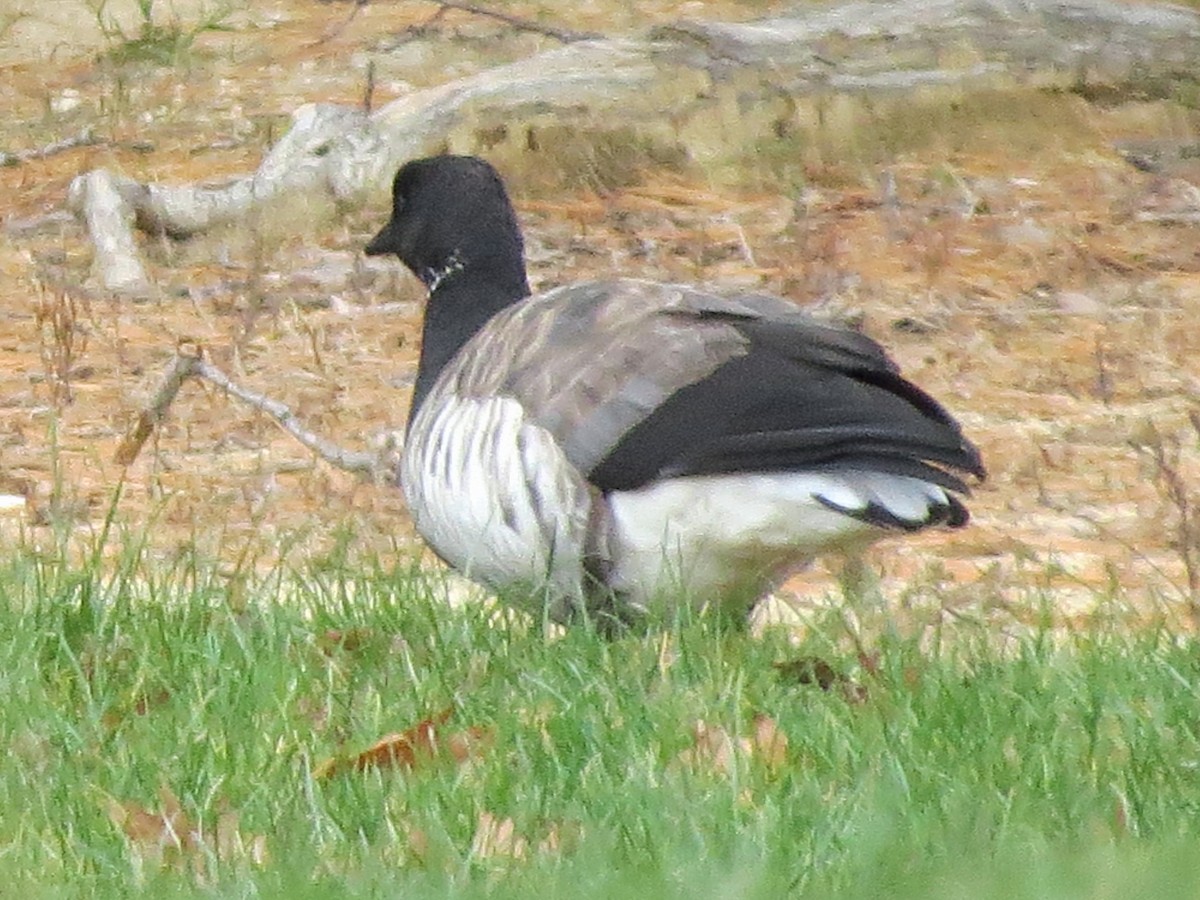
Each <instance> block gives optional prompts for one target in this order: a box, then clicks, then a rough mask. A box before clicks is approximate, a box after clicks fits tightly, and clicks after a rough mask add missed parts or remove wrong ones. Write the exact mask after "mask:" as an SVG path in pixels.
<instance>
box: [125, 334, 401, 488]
mask: <svg viewBox="0 0 1200 900" xmlns="http://www.w3.org/2000/svg"><path fill="white" fill-rule="evenodd" d="M188 378H202V379H204V380H205V381H207V382H209V383H211V384H215V385H216V386H217V387H219V388H220V389H221V390H223V391H225V392H226V393H227V394H232V395H233V396H234V397H236V398H238V399H239V400H241V401H243V402H244V403H248V404H249V405H250V406H253V407H254V408H255V409H257V410H259V411H260V412H264V413H266V414H267V415H268V416H270V417H271V418H272V419H274V420H275V421H276V422H277V423H278V424H279V426H280V427H281V428H282V429H283V430H284V431H286V432H287V433H288V434H290V435H291V436H292V437H294V438H295V439H296V440H298V441H299V442H300V443H301V444H303V445H304V446H305V447H307V448H308V449H309V450H311V451H313V452H314V453H316V454H317V455H318V456H319V457H321V459H323V460H325V462H327V463H329V464H330V465H332V466H335V467H336V468H339V469H342V470H343V471H346V472H354V473H356V474H359V475H367V476H370V477H371V478H374V479H378V480H381V481H383V482H385V483H394V482H395V480H396V476H395V475H394V474H393V473H392V471H391V467H390V466H388V465H387V464H386V461H385V460H384V459H383V457H382V455H377V454H374V453H365V452H361V451H354V450H347V449H345V448H344V447H339V446H337V445H336V444H334V443H332V442H330V441H327V440H325V438H323V437H321V436H320V435H317V434H314V433H313V432H311V431H309V430H308V429H307V428H305V427H304V425H303V424H302V423H301V422H300V419H299V418H298V417H297V416H296V414H295V413H294V412H292V410H291V409H290V408H289V407H288V406H286V405H285V404H283V403H280V402H279V401H278V400H272V399H271V398H270V397H268V396H266V395H265V394H260V393H258V392H257V391H252V390H250V389H249V388H246V387H242V386H241V385H240V384H238V383H237V382H235V381H233V380H232V379H231V378H230V377H229V376H228V375H226V374H225V373H224V372H222V371H221V370H220V369H218V368H217V367H216V366H213V365H212V364H211V363H209V362H208V361H207V360H206V359H204V353H203V350H202V349H201V348H200V347H199V346H198V345H196V344H194V343H191V342H183V343H181V344H180V345H179V348H178V350H177V351H176V353H175V357H174V358H173V359H172V360H171V363H170V365H169V366H168V367H167V369H166V371H165V372H164V373H163V377H162V380H161V382H160V383H159V387H158V390H157V391H155V392H154V396H153V397H152V398H151V400H150V404H149V405H148V406H147V407H146V408H145V409H143V410H142V412H141V413H140V414H139V415H138V419H137V422H136V423H135V424H134V427H133V430H132V431H131V432H130V433H129V434H128V435H127V436H126V438H125V440H123V441H122V442H121V446H120V447H118V448H117V452H116V457H115V458H116V461H117V462H118V463H119V464H121V465H125V466H127V465H129V464H130V463H132V462H133V460H134V459H136V458H137V455H138V452H139V451H140V450H141V448H142V445H143V444H145V442H146V439H147V438H148V437H149V436H150V435H151V434H152V433H153V431H154V428H155V426H156V425H157V424H158V423H159V422H161V421H162V420H163V418H164V417H165V416H166V412H167V409H168V407H170V405H171V401H173V400H174V399H175V395H176V394H178V393H179V389H180V387H182V386H183V382H184V381H186V380H187V379H188Z"/></svg>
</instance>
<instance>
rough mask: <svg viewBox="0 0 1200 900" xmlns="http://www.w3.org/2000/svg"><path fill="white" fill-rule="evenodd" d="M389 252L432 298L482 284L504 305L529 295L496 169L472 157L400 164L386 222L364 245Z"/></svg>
mask: <svg viewBox="0 0 1200 900" xmlns="http://www.w3.org/2000/svg"><path fill="white" fill-rule="evenodd" d="M366 253H367V255H368V256H381V255H384V254H387V253H394V254H396V255H397V256H398V257H400V260H401V261H402V262H403V263H404V264H405V265H406V266H408V268H409V269H411V270H412V272H413V274H414V275H416V276H417V277H418V278H420V279H421V281H423V282H424V283H425V285H426V287H428V288H429V290H430V292H431V293H435V292H437V291H438V289H439V288H442V287H449V286H450V284H452V283H454V282H458V283H459V284H461V283H462V282H464V281H484V282H486V283H487V284H488V285H489V286H490V290H491V291H493V292H500V293H503V294H509V295H511V296H508V297H506V298H505V299H506V300H507V302H509V303H511V302H513V301H514V300H517V299H519V298H521V297H524V296H527V295H528V293H529V285H528V282H527V281H526V279H525V257H524V242H523V241H522V239H521V230H520V227H519V225H518V224H517V217H516V213H515V212H514V211H513V207H512V203H511V202H510V201H509V199H508V192H507V191H506V190H505V189H504V183H503V182H502V181H501V180H500V176H499V175H498V174H497V172H496V170H495V169H493V168H492V167H491V165H489V164H488V163H486V162H484V161H483V160H482V159H478V158H476V157H473V156H431V157H428V158H426V159H415V160H413V161H411V162H408V163H405V164H404V165H403V166H402V167H401V168H400V171H399V172H397V173H396V178H395V181H394V182H393V184H392V218H391V220H390V221H389V222H388V223H387V224H386V225H384V226H383V228H382V230H380V232H379V234H377V235H375V237H374V238H372V239H371V242H370V243H369V244H367V246H366Z"/></svg>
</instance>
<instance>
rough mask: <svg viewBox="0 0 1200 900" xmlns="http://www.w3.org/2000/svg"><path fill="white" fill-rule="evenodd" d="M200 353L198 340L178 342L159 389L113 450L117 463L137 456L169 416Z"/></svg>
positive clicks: (125, 462)
mask: <svg viewBox="0 0 1200 900" xmlns="http://www.w3.org/2000/svg"><path fill="white" fill-rule="evenodd" d="M200 354H201V351H200V347H199V345H198V344H194V343H192V342H190V341H181V342H180V343H179V346H178V347H177V348H176V349H175V356H174V357H173V358H172V359H171V363H170V365H168V366H167V370H166V371H165V372H163V377H162V380H161V381H160V382H159V385H158V390H156V391H155V392H154V396H153V397H151V398H150V404H149V405H148V406H147V407H146V408H145V409H143V410H142V411H141V412H140V413H138V417H137V421H136V422H135V423H134V425H133V430H132V431H130V432H129V434H127V435H125V440H123V441H121V445H120V446H119V447H117V452H116V453H115V454H113V460H114V461H115V462H116V463H117V464H118V465H121V466H128V465H130V464H131V463H132V462H133V461H134V460H135V459H137V457H138V454H139V453H141V452H142V446H143V445H144V444H145V443H146V439H147V438H148V437H150V435H151V434H153V433H154V428H155V426H156V425H158V423H159V422H161V421H162V420H163V419H164V418H165V417H166V414H167V408H168V407H169V406H170V405H171V401H172V400H174V399H175V395H176V394H178V393H179V389H180V388H181V387H183V383H184V382H185V381H187V379H188V378H189V377H190V376H191V375H192V373H193V372H194V371H195V366H196V363H197V362H199V361H200Z"/></svg>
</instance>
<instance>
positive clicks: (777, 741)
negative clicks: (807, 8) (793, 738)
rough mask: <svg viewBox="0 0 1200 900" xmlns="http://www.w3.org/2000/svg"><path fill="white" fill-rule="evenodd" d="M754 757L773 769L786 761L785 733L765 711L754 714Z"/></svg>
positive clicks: (786, 743) (786, 740) (786, 742)
mask: <svg viewBox="0 0 1200 900" xmlns="http://www.w3.org/2000/svg"><path fill="white" fill-rule="evenodd" d="M752 750H753V754H754V757H755V758H756V759H757V760H758V761H759V762H761V763H762V764H763V766H764V767H766V768H767V769H769V770H771V771H775V770H776V769H779V768H780V767H782V766H783V764H784V763H785V762H787V751H788V739H787V735H786V734H784V733H783V732H782V731H780V730H779V725H778V724H777V723H776V722H775V720H774V719H772V718H771V717H770V716H768V715H766V714H765V713H757V714H756V715H755V716H754V743H753V747H752Z"/></svg>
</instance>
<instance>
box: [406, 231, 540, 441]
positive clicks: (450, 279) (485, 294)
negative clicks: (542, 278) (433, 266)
mask: <svg viewBox="0 0 1200 900" xmlns="http://www.w3.org/2000/svg"><path fill="white" fill-rule="evenodd" d="M515 249H516V252H515V254H514V253H511V252H510V253H509V254H504V255H501V256H494V255H493V256H492V257H491V258H490V259H486V258H484V259H469V258H463V256H462V255H461V254H460V256H459V258H458V259H456V260H454V261H453V263H452V264H450V265H448V266H447V267H445V268H443V269H441V270H438V271H433V270H431V271H429V272H425V273H422V275H421V280H422V281H424V282H425V283H426V284H427V285H428V286H429V287H430V292H429V300H428V301H427V302H426V306H425V324H424V326H423V328H422V330H421V358H420V362H419V363H418V365H417V383H416V386H415V387H414V389H413V399H412V406H411V407H410V409H409V416H408V421H409V424H410V425H411V424H412V420H413V417H414V416H415V415H416V413H417V410H418V409H420V407H421V404H422V403H423V402H424V401H425V398H426V397H427V396H428V395H429V391H430V390H431V389H432V388H433V385H434V383H435V382H436V381H437V379H438V376H439V375H440V374H441V373H442V370H443V369H444V368H445V367H446V364H447V363H449V362H450V360H451V359H453V358H454V356H455V354H457V353H458V351H459V350H461V349H462V346H463V344H465V343H466V342H467V341H469V340H470V339H471V338H472V337H473V336H474V335H475V333H476V332H478V331H479V329H481V328H483V326H484V325H486V324H487V323H488V321H490V320H491V318H492V317H493V316H495V315H496V313H498V312H500V311H501V310H503V309H507V308H508V307H509V306H512V305H513V304H514V303H517V302H519V301H521V300H523V299H524V298H526V297H528V296H529V282H528V281H527V280H526V278H525V262H524V259H523V258H522V254H521V249H520V245H519V244H518V245H517V247H516V248H515Z"/></svg>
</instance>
